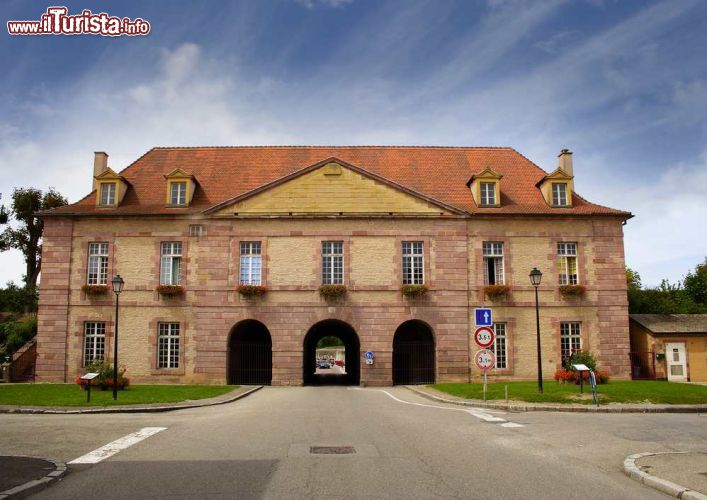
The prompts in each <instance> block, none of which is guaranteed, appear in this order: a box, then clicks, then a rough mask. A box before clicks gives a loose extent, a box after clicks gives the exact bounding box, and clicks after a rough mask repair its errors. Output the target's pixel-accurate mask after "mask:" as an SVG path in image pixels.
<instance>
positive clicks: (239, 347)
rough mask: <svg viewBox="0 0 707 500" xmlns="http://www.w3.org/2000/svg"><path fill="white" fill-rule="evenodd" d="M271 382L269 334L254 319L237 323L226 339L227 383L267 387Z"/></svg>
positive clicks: (270, 341) (270, 343)
mask: <svg viewBox="0 0 707 500" xmlns="http://www.w3.org/2000/svg"><path fill="white" fill-rule="evenodd" d="M271 382H272V338H271V337H270V332H269V331H268V329H267V327H266V326H265V325H264V324H262V323H261V322H260V321H256V320H254V319H246V320H243V321H240V322H238V323H236V324H235V326H234V327H233V328H232V329H231V333H230V334H229V337H228V383H229V384H239V385H242V384H245V385H249V384H253V385H270V383H271Z"/></svg>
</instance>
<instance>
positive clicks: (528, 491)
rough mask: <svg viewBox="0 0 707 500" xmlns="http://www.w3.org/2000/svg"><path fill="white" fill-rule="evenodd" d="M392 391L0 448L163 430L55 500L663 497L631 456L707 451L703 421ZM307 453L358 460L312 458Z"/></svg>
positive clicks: (64, 423)
mask: <svg viewBox="0 0 707 500" xmlns="http://www.w3.org/2000/svg"><path fill="white" fill-rule="evenodd" d="M384 391H385V392H384ZM384 391H383V390H379V389H373V388H371V389H358V388H355V389H354V388H346V387H305V388H300V387H297V388H265V389H263V390H261V391H258V392H256V393H254V394H253V395H251V396H249V397H247V398H245V399H242V400H240V401H237V402H234V403H231V404H227V405H221V406H213V407H206V408H198V409H191V410H181V411H177V412H171V413H163V414H120V415H82V416H69V415H61V416H59V415H56V416H55V415H0V429H2V431H1V432H0V454H23V455H34V456H43V457H49V458H54V459H57V460H62V461H66V462H68V461H70V460H72V459H74V458H76V457H79V456H81V455H83V454H85V453H87V452H89V451H91V450H93V449H95V448H98V447H100V446H103V445H105V444H106V443H109V442H110V441H113V440H115V439H117V438H119V437H121V436H124V435H126V434H130V433H132V432H135V431H137V430H139V429H141V428H144V427H166V428H167V429H166V430H164V431H162V432H159V433H157V434H155V435H153V436H151V437H148V438H146V439H145V440H143V441H141V442H139V443H137V444H135V445H133V446H130V447H129V448H127V449H125V450H123V451H120V452H119V453H117V454H116V455H114V456H112V457H110V458H108V459H106V460H104V461H103V462H100V463H98V464H96V465H77V466H70V472H69V474H68V475H67V476H66V478H65V479H64V480H62V481H61V482H59V483H58V484H56V485H54V486H52V487H51V488H50V489H48V490H45V491H44V492H42V493H40V494H38V495H36V498H48V499H49V498H51V499H75V498H105V499H112V498H116V499H117V498H135V499H142V498H484V499H492V498H543V499H553V498H562V499H567V498H577V499H598V498H607V499H608V498H611V499H615V498H626V499H631V498H635V499H639V498H640V499H652V498H655V499H659V498H663V499H665V498H668V497H666V496H664V495H663V494H661V493H659V492H657V491H655V490H652V489H650V488H647V487H645V486H643V485H641V484H639V483H637V482H634V481H632V480H631V479H629V478H627V477H626V476H624V474H623V473H622V472H621V471H622V469H621V464H622V462H623V459H624V458H625V457H626V456H627V455H629V454H632V453H638V452H643V451H670V450H681V451H704V450H705V449H706V448H707V416H705V417H703V416H699V415H697V414H686V415H680V414H655V415H653V414H646V415H641V414H625V415H622V414H611V415H593V414H573V413H545V412H529V413H512V414H509V413H507V414H503V413H492V412H483V411H481V412H474V413H475V414H472V413H469V412H468V411H466V410H465V409H464V408H460V407H456V406H449V405H443V404H437V403H434V402H431V401H429V400H426V399H424V398H421V397H419V396H417V395H416V394H414V393H412V392H410V391H408V390H406V389H405V388H386V389H384ZM396 399H397V400H396ZM402 401H404V402H402ZM409 403H413V404H409ZM494 418H498V419H503V421H504V422H503V423H508V422H512V423H515V424H520V425H522V427H503V426H502V422H489V421H487V420H493V419H494ZM312 446H333V447H353V448H354V450H355V453H353V454H346V455H314V454H311V453H310V447H312Z"/></svg>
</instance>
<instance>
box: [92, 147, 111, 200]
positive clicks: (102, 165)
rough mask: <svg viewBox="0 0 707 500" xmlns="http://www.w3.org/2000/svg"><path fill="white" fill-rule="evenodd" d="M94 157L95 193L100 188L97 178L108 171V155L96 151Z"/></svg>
mask: <svg viewBox="0 0 707 500" xmlns="http://www.w3.org/2000/svg"><path fill="white" fill-rule="evenodd" d="M93 155H94V156H93V190H94V191H95V190H96V188H97V187H98V183H97V182H96V176H98V175H101V174H102V173H103V172H105V171H106V170H108V153H104V152H103V151H96V152H95V153H93Z"/></svg>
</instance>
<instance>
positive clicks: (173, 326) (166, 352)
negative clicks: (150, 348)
mask: <svg viewBox="0 0 707 500" xmlns="http://www.w3.org/2000/svg"><path fill="white" fill-rule="evenodd" d="M157 368H179V323H160V324H159V331H158V335H157Z"/></svg>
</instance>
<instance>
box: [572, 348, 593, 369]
mask: <svg viewBox="0 0 707 500" xmlns="http://www.w3.org/2000/svg"><path fill="white" fill-rule="evenodd" d="M572 365H587V366H588V367H589V369H590V370H592V371H593V372H595V371H597V359H596V358H595V357H594V355H593V354H592V351H578V352H575V353H573V354H572V356H570V357H569V358H567V363H566V365H565V368H566V369H567V370H572Z"/></svg>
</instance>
